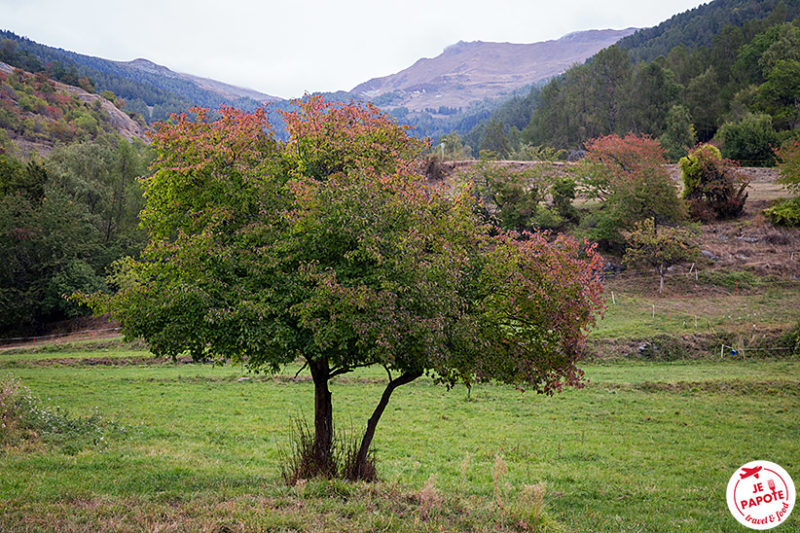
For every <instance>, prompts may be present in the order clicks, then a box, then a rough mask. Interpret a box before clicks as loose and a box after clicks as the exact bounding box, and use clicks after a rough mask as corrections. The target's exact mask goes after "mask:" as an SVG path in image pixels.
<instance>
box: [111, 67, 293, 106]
mask: <svg viewBox="0 0 800 533" xmlns="http://www.w3.org/2000/svg"><path fill="white" fill-rule="evenodd" d="M115 63H117V64H118V65H119V66H120V67H122V68H123V69H134V70H139V71H141V72H147V73H149V74H153V75H157V76H163V77H165V78H174V79H181V80H186V81H188V82H190V83H193V84H194V85H196V86H197V87H199V88H200V89H203V90H206V91H211V92H212V93H216V94H218V95H219V96H221V97H222V98H224V99H225V100H231V101H232V100H237V99H239V98H249V99H252V100H255V101H256V102H259V103H262V104H270V103H274V102H278V101H280V100H281V98H278V97H277V96H271V95H269V94H265V93H262V92H259V91H256V90H253V89H246V88H243V87H237V86H236V85H230V84H228V83H223V82H221V81H217V80H212V79H209V78H201V77H200V76H194V75H192V74H184V73H181V72H174V71H172V70H170V69H169V68H167V67H165V66H163V65H158V64H156V63H153V62H152V61H150V60H148V59H142V58H139V59H134V60H133V61H116V62H115Z"/></svg>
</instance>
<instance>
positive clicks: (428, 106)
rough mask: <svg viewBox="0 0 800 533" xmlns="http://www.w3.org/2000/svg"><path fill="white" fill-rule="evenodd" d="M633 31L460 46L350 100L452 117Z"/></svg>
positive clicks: (359, 89)
mask: <svg viewBox="0 0 800 533" xmlns="http://www.w3.org/2000/svg"><path fill="white" fill-rule="evenodd" d="M635 31H636V28H627V29H624V30H590V31H582V32H575V33H570V34H569V35H565V36H564V37H562V38H560V39H557V40H553V41H544V42H538V43H532V44H513V43H492V42H482V41H475V42H463V41H462V42H459V43H457V44H454V45H452V46H449V47H448V48H446V49H445V50H444V52H443V53H442V54H440V55H439V56H437V57H435V58H424V59H420V60H419V61H417V62H416V63H414V64H413V65H412V66H411V67H409V68H407V69H405V70H402V71H400V72H398V73H397V74H392V75H390V76H384V77H382V78H374V79H372V80H369V81H367V82H365V83H362V84H360V85H358V86H356V87H355V88H353V90H352V91H350V94H351V95H353V96H355V97H358V98H364V99H369V100H372V101H374V102H375V104H376V105H379V106H380V107H382V108H384V109H388V110H391V109H395V108H401V107H404V108H406V109H408V110H409V111H412V112H413V111H424V110H435V111H441V112H440V114H452V112H454V111H455V110H458V109H464V108H467V107H469V106H470V105H471V104H474V103H476V102H481V101H483V100H484V99H486V98H490V99H492V98H499V97H503V96H509V95H510V94H511V93H512V92H513V91H514V90H515V89H520V88H522V87H525V86H530V85H531V84H534V83H537V82H540V81H542V80H545V79H547V78H550V77H552V76H555V75H557V74H560V73H562V72H563V71H565V70H566V69H567V68H569V67H570V66H571V65H573V64H575V63H582V62H583V61H585V60H586V58H588V57H590V56H592V55H593V54H595V53H596V52H598V51H599V50H601V49H603V48H606V47H608V46H610V45H612V44H614V43H615V42H617V41H618V40H619V39H621V38H623V37H625V36H628V35H631V34H632V33H634V32H635Z"/></svg>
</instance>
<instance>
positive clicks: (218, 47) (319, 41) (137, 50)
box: [0, 0, 707, 98]
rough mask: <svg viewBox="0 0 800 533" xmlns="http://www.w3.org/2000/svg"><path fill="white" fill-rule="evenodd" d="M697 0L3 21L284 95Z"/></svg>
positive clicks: (186, 6)
mask: <svg viewBox="0 0 800 533" xmlns="http://www.w3.org/2000/svg"><path fill="white" fill-rule="evenodd" d="M703 3H707V2H703V1H697V0H660V1H651V0H603V1H600V0H560V1H553V0H442V1H436V0H424V1H423V0H405V1H403V0H397V1H393V2H389V1H382V0H340V1H338V2H324V1H319V0H316V1H315V0H285V1H283V2H276V1H273V0H267V1H263V2H258V1H255V0H253V1H246V0H226V1H211V0H125V1H119V0H102V1H101V0H0V28H3V29H7V30H10V31H13V32H14V33H17V34H18V35H23V36H26V37H29V38H30V39H33V40H34V41H37V42H40V43H42V44H47V45H50V46H56V47H59V48H64V49H67V50H72V51H75V52H79V53H83V54H88V55H94V56H100V57H104V58H107V59H114V60H124V61H127V60H131V59H135V58H138V57H143V58H147V59H150V60H151V61H154V62H156V63H159V64H161V65H165V66H167V67H169V68H171V69H172V70H176V71H179V72H186V73H190V74H195V75H198V76H204V77H208V78H213V79H216V80H219V81H224V82H227V83H232V84H234V85H239V86H242V87H248V88H251V89H256V90H259V91H262V92H265V93H268V94H272V95H275V96H280V97H284V98H290V97H298V96H302V94H303V93H304V92H305V91H308V92H314V91H336V90H350V89H352V88H353V87H355V86H356V85H358V84H359V83H361V82H364V81H367V80H369V79H371V78H374V77H378V76H385V75H387V74H392V73H395V72H398V71H400V70H402V69H404V68H406V67H409V66H411V64H413V63H414V62H415V61H416V60H417V59H419V58H422V57H435V56H437V55H439V54H440V53H441V52H442V50H443V49H444V48H445V47H446V46H448V45H450V44H453V43H456V42H458V41H498V42H512V43H532V42H537V41H546V40H550V39H557V38H559V37H561V36H563V35H564V34H567V33H570V32H573V31H578V30H587V29H606V28H613V29H622V28H627V27H631V26H634V27H648V26H654V25H656V24H658V23H659V22H661V21H663V20H665V19H667V18H669V17H671V16H672V15H674V14H676V13H680V12H682V11H685V10H687V9H691V8H693V7H697V6H698V5H701V4H703Z"/></svg>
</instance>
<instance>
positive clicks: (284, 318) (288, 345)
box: [89, 97, 601, 478]
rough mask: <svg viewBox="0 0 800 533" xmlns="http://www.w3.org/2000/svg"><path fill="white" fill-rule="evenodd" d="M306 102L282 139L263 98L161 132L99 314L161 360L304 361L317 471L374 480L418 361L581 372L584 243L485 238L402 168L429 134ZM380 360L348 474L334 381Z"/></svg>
mask: <svg viewBox="0 0 800 533" xmlns="http://www.w3.org/2000/svg"><path fill="white" fill-rule="evenodd" d="M295 106H296V108H295V110H294V111H293V112H290V113H285V114H284V119H285V121H286V125H287V131H288V132H289V134H290V138H289V139H288V141H286V142H283V141H280V140H277V139H276V138H275V137H274V136H273V135H272V133H271V129H270V128H269V125H268V124H267V120H266V117H265V114H264V113H263V112H261V111H259V112H256V113H253V114H248V113H243V112H241V111H236V110H233V109H222V110H220V111H217V112H215V113H213V114H212V113H210V112H208V111H206V110H195V111H194V113H195V116H194V118H189V117H187V116H176V117H174V118H173V119H172V120H171V121H170V122H167V123H164V124H162V125H161V126H160V128H159V129H158V131H157V132H156V134H155V135H154V137H153V147H154V149H155V151H156V153H157V159H156V162H155V164H154V166H153V171H154V172H153V174H152V176H151V177H149V178H147V179H146V180H145V181H144V189H145V196H146V199H147V206H146V207H145V209H144V211H143V213H142V223H143V224H144V225H145V226H146V228H147V229H148V231H149V234H150V243H149V245H148V247H147V249H146V250H145V252H144V253H143V255H142V257H141V258H140V259H139V260H137V261H134V262H132V263H131V264H130V265H129V266H128V267H126V269H125V270H126V271H125V272H124V276H123V277H124V278H125V279H126V280H127V282H126V283H125V284H124V286H123V287H122V288H121V289H120V290H119V291H118V292H117V293H116V294H113V295H107V296H104V295H94V296H93V297H89V300H90V301H92V303H93V304H94V306H95V308H96V309H97V310H102V311H109V312H110V313H111V314H112V315H113V316H114V317H115V318H117V319H119V320H120V321H121V323H122V325H123V328H124V331H125V333H126V334H127V335H128V336H132V337H142V338H144V339H146V340H147V341H148V343H149V344H150V346H151V348H152V350H153V351H154V352H156V353H159V354H166V355H172V356H175V355H177V354H179V353H182V352H184V351H187V350H188V351H189V352H191V354H192V355H193V357H195V358H197V359H204V360H215V361H232V362H235V363H236V362H239V363H243V364H246V365H247V366H248V367H250V368H251V369H253V370H260V369H277V368H279V367H281V366H283V365H286V364H289V363H292V362H294V361H295V360H296V359H297V358H300V359H302V360H303V361H304V362H305V363H306V364H307V366H308V369H309V371H310V373H311V377H312V380H313V383H314V390H315V400H314V413H315V417H314V439H313V445H312V446H311V452H310V453H311V454H312V455H313V458H312V459H313V460H312V461H311V464H314V465H316V466H315V468H314V469H312V471H311V472H306V473H305V474H307V475H313V474H323V475H334V474H336V473H339V474H341V475H345V476H347V477H351V478H362V477H368V471H369V469H368V468H366V467H365V461H366V460H367V457H368V454H369V450H370V444H371V442H372V439H373V437H374V434H375V428H376V426H377V423H378V420H379V419H380V417H381V415H382V413H383V411H384V409H385V408H386V406H387V404H388V401H389V397H390V396H391V394H392V392H393V391H394V390H395V389H396V388H397V387H398V386H401V385H404V384H406V383H409V382H411V381H413V380H414V379H416V378H418V377H420V376H422V375H423V374H427V375H430V376H432V377H433V378H434V379H436V380H437V381H440V382H443V383H446V384H448V385H453V384H456V383H458V382H460V381H465V382H475V381H476V380H492V379H494V380H499V381H502V382H506V383H511V384H514V385H517V386H519V387H521V388H528V389H532V390H535V391H537V392H541V393H547V394H552V393H553V392H555V391H558V390H560V389H561V388H562V387H563V386H565V385H574V386H580V384H581V376H582V374H581V372H580V370H579V369H578V367H577V363H578V362H579V360H580V358H581V353H582V347H583V343H584V340H585V335H586V331H587V328H588V327H589V326H590V325H591V324H592V323H593V322H594V319H595V316H596V314H597V312H598V311H599V310H600V308H601V301H600V290H601V285H600V281H599V278H598V275H597V272H598V271H599V269H600V266H601V259H600V257H599V255H598V254H597V253H596V252H595V249H594V247H593V246H590V245H587V244H585V243H579V242H576V241H575V240H573V239H571V238H567V237H560V238H558V239H556V240H555V241H553V242H550V241H548V240H547V239H546V238H545V237H544V236H542V235H540V234H524V235H521V236H520V235H509V234H505V233H502V232H500V233H499V234H498V233H497V232H494V236H490V232H489V228H487V227H485V226H484V225H483V223H482V222H481V221H480V220H479V219H478V218H477V217H476V215H475V213H476V212H478V209H477V206H476V205H475V200H474V198H475V195H474V194H472V190H471V188H470V187H469V186H468V187H466V188H465V189H464V190H461V191H455V192H453V191H444V190H439V189H436V188H431V187H430V186H428V185H427V183H426V181H425V179H424V178H423V177H422V176H421V175H419V174H417V173H415V172H413V171H412V170H411V164H410V163H411V162H412V158H413V156H414V155H415V153H417V151H418V149H419V147H420V143H419V141H416V140H414V139H412V138H410V137H409V136H408V135H406V133H405V130H404V128H402V127H400V126H397V125H396V124H395V123H393V122H392V121H390V120H389V119H388V118H387V117H386V116H385V115H383V114H381V113H380V112H379V111H378V110H377V109H376V108H374V107H372V106H369V105H357V104H352V105H345V104H334V103H330V102H326V101H324V100H323V99H321V98H319V97H307V98H306V99H304V100H303V101H298V102H296V103H295ZM372 365H380V366H382V367H383V368H384V369H385V371H386V374H387V386H386V389H385V390H384V393H383V396H382V397H381V399H380V401H379V403H378V405H377V406H376V408H375V411H374V412H373V415H372V417H370V419H369V421H368V423H367V427H366V430H365V432H364V436H363V438H362V440H361V443H360V445H359V446H357V447H356V448H357V449H356V450H355V452H354V453H355V457H354V458H351V459H352V460H348V461H347V465H348V466H347V469H348V471H347V472H343V471H342V468H341V465H336V464H334V463H335V458H334V457H335V455H334V454H333V453H332V446H333V436H332V432H333V407H332V402H331V394H330V390H329V388H328V383H329V380H330V379H331V378H333V377H335V376H338V375H341V374H344V373H347V372H350V371H352V370H354V369H356V368H359V367H365V366H372Z"/></svg>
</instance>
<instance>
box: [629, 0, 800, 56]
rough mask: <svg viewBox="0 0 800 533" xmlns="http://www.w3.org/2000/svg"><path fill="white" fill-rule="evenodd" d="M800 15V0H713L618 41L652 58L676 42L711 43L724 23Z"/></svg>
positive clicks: (735, 24)
mask: <svg viewBox="0 0 800 533" xmlns="http://www.w3.org/2000/svg"><path fill="white" fill-rule="evenodd" d="M798 15H800V2H796V1H791V0H790V1H788V2H787V1H786V0H716V1H715V2H709V3H708V4H703V5H701V6H698V7H696V8H694V9H690V10H688V11H685V12H683V13H679V14H677V15H675V16H673V17H671V18H669V19H668V20H665V21H664V22H662V23H661V24H659V25H658V26H655V27H653V28H645V29H642V30H639V31H637V32H636V33H634V34H633V35H629V36H628V37H625V38H624V39H621V40H620V41H619V46H620V47H622V48H625V49H627V50H629V51H630V53H631V57H633V59H634V60H637V61H642V60H644V61H652V60H653V59H655V58H657V57H658V56H660V55H666V54H667V53H669V51H670V50H671V49H673V48H675V47H676V46H679V45H683V46H686V47H687V48H698V47H701V46H710V45H711V44H712V42H713V40H714V36H715V35H717V34H718V33H720V32H721V31H722V29H723V28H725V27H726V26H733V27H742V26H744V25H745V24H746V23H747V22H749V21H751V20H760V19H767V24H768V25H772V24H776V23H778V22H783V21H784V20H787V19H789V20H791V19H793V18H794V17H796V16H798Z"/></svg>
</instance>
